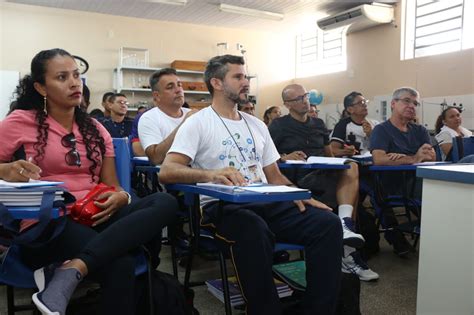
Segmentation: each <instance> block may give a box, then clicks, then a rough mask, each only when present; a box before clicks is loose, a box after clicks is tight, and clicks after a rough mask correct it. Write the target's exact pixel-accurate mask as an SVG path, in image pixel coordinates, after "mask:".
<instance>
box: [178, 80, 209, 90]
mask: <svg viewBox="0 0 474 315" xmlns="http://www.w3.org/2000/svg"><path fill="white" fill-rule="evenodd" d="M181 84H182V85H183V90H185V91H202V92H207V86H206V83H204V82H188V81H181Z"/></svg>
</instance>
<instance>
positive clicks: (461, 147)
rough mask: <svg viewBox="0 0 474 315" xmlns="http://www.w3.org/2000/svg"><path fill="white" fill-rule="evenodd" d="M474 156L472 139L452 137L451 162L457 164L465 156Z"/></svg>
mask: <svg viewBox="0 0 474 315" xmlns="http://www.w3.org/2000/svg"><path fill="white" fill-rule="evenodd" d="M472 154H474V137H466V138H462V137H454V138H453V148H452V151H451V156H452V158H453V162H454V163H457V162H459V160H460V159H462V158H463V157H465V156H468V155H472Z"/></svg>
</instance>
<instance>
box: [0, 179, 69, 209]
mask: <svg viewBox="0 0 474 315" xmlns="http://www.w3.org/2000/svg"><path fill="white" fill-rule="evenodd" d="M61 184H64V183H63V182H50V181H38V180H30V181H29V182H6V181H4V180H0V202H1V203H3V205H5V206H6V207H8V208H12V207H36V208H37V207H38V206H39V205H41V200H42V198H43V192H44V191H45V190H55V197H54V200H55V201H56V200H64V198H63V191H62V190H61V189H55V188H54V186H58V185H61Z"/></svg>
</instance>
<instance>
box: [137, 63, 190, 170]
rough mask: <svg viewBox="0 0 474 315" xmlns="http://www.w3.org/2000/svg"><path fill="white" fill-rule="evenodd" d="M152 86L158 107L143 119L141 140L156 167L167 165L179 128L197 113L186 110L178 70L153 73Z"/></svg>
mask: <svg viewBox="0 0 474 315" xmlns="http://www.w3.org/2000/svg"><path fill="white" fill-rule="evenodd" d="M150 86H151V91H152V95H153V102H154V103H155V107H154V108H152V109H150V110H149V111H147V112H145V113H144V114H143V115H142V116H141V117H140V121H139V122H138V137H139V139H140V143H141V146H142V147H143V149H144V150H145V153H146V155H147V156H148V158H149V160H150V162H151V163H153V164H155V165H156V164H161V163H162V162H163V160H164V158H165V156H166V152H168V150H169V148H170V147H171V144H172V143H173V140H174V137H175V135H176V132H177V131H178V128H179V127H180V126H181V124H182V123H183V122H184V120H186V118H188V117H189V116H191V115H192V114H193V113H195V110H190V109H188V108H183V107H182V106H183V104H184V91H183V87H182V85H181V80H180V79H179V78H178V75H177V74H176V70H175V69H172V68H164V69H161V70H160V71H157V72H155V73H153V74H152V75H151V77H150Z"/></svg>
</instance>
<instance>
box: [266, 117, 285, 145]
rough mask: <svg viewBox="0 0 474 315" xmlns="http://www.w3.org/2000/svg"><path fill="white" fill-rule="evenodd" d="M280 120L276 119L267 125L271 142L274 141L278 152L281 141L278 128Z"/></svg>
mask: <svg viewBox="0 0 474 315" xmlns="http://www.w3.org/2000/svg"><path fill="white" fill-rule="evenodd" d="M279 125H280V122H279V121H278V120H274V121H272V123H271V124H270V126H268V131H269V132H270V136H271V137H272V140H273V143H275V147H276V148H277V150H278V152H280V148H279V145H280V142H281V136H282V132H281V128H280V126H279Z"/></svg>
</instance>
